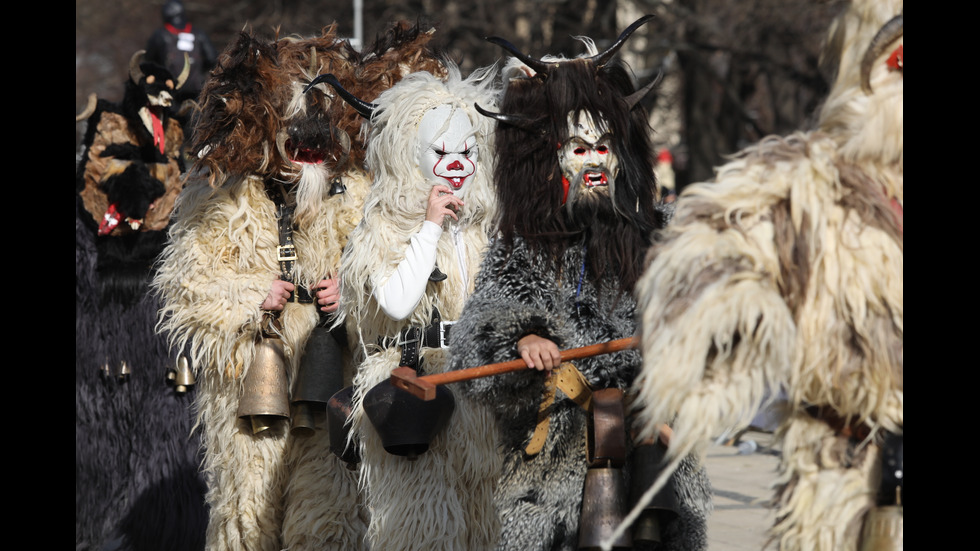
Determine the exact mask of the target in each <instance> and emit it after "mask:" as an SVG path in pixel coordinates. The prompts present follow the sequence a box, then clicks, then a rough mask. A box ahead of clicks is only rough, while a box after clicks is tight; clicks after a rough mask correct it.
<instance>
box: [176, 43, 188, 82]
mask: <svg viewBox="0 0 980 551" xmlns="http://www.w3.org/2000/svg"><path fill="white" fill-rule="evenodd" d="M190 75H191V58H190V56H188V55H187V52H184V68H183V69H181V70H180V75H179V76H178V77H177V87H176V88H177V89H178V90H179V89H180V88H181V87H183V86H184V83H185V82H187V77H189V76H190Z"/></svg>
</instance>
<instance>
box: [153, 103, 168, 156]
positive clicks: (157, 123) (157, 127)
mask: <svg viewBox="0 0 980 551" xmlns="http://www.w3.org/2000/svg"><path fill="white" fill-rule="evenodd" d="M150 119H151V120H152V121H153V145H155V146H158V147H159V148H160V153H161V154H162V153H164V151H163V149H164V147H166V143H164V142H165V140H166V139H165V138H164V136H163V121H161V120H160V117H159V116H157V114H156V113H154V112H153V111H152V110H151V111H150Z"/></svg>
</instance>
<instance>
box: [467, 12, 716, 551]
mask: <svg viewBox="0 0 980 551" xmlns="http://www.w3.org/2000/svg"><path fill="white" fill-rule="evenodd" d="M638 23H640V22H638ZM636 26H637V24H634V27H633V28H634V29H635V27H636ZM628 32H631V31H628ZM626 36H628V34H627V33H624V36H622V37H621V38H620V44H621V43H622V40H625V37H626ZM499 42H502V41H498V43H499ZM586 44H587V45H588V46H590V47H592V44H591V42H588V41H587V42H586ZM617 48H618V46H617ZM592 49H593V53H594V48H592ZM597 57H603V56H597ZM597 57H593V58H590V59H585V58H577V59H575V60H570V61H568V60H561V61H558V62H555V63H553V64H552V63H549V64H547V65H542V64H540V63H534V60H529V59H522V61H524V62H525V64H524V65H521V64H517V63H514V62H511V63H510V64H509V65H508V70H507V71H506V72H505V73H506V74H505V77H515V76H516V77H517V78H512V79H511V80H510V81H509V86H508V90H507V93H506V95H505V98H504V102H503V106H502V110H503V113H502V114H498V115H499V116H498V117H496V118H498V120H500V121H501V123H502V124H499V125H498V131H497V138H498V141H497V144H498V148H497V152H498V165H497V177H496V178H495V180H496V182H497V184H498V195H499V197H500V207H499V208H500V209H501V218H500V219H501V235H500V237H499V238H498V239H496V240H495V241H494V242H493V243H492V245H491V247H490V250H489V251H488V252H487V255H486V258H485V260H484V262H483V264H482V266H481V269H480V273H479V276H478V279H477V282H476V290H475V292H474V294H473V295H472V296H471V297H470V299H469V300H468V301H467V304H466V308H465V309H464V312H463V315H462V316H461V318H460V320H459V322H458V323H457V324H456V326H455V327H454V328H453V335H452V338H453V342H452V360H451V361H452V364H451V365H452V368H453V369H463V368H470V367H474V366H479V365H484V364H489V363H496V362H502V361H507V360H513V359H515V358H516V357H517V351H516V344H517V341H518V340H519V339H520V338H521V337H523V336H525V335H527V334H530V333H534V334H536V335H538V336H541V337H545V338H547V339H550V340H552V341H553V342H555V343H556V344H557V345H558V346H559V348H561V349H568V348H574V347H580V346H586V345H591V344H596V343H603V342H606V341H610V340H613V339H619V338H624V337H630V336H632V335H633V334H634V332H635V330H636V320H635V316H634V314H635V302H634V300H633V298H632V294H631V291H632V283H633V282H635V278H636V277H637V276H638V273H639V272H638V270H639V266H640V265H641V262H642V258H643V253H644V251H645V249H646V247H647V246H649V237H648V236H649V235H650V231H651V230H652V229H654V228H657V227H662V226H663V224H665V223H666V220H667V218H668V213H667V212H666V211H665V207H664V206H662V205H657V204H656V203H655V199H654V198H655V196H656V183H655V181H654V176H653V170H652V166H651V165H650V162H651V159H652V158H653V157H652V155H650V154H649V153H650V152H649V141H648V137H647V134H646V130H647V127H646V123H645V114H644V113H643V110H642V109H641V108H636V109H633V105H635V104H631V102H629V101H628V100H626V99H625V98H626V97H627V96H628V95H630V94H631V93H632V92H633V91H634V90H633V85H632V82H631V80H630V78H629V76H628V74H627V73H626V72H625V70H623V69H622V68H621V67H618V66H615V65H612V64H606V63H605V61H601V60H600V61H596V59H597ZM606 57H607V59H608V56H606ZM528 65H531V66H533V69H532V68H531V67H529V66H528ZM535 71H537V73H535ZM543 71H547V75H546V76H545V75H542V72H543ZM590 84H593V85H594V86H592V87H590ZM598 98H606V100H605V101H601V100H599V99H598ZM572 112H587V113H589V114H591V115H593V117H598V118H601V119H602V120H604V121H605V122H606V123H607V124H608V125H609V128H610V129H611V131H612V135H613V142H612V148H613V151H615V152H616V153H618V155H619V171H618V173H617V174H616V175H615V182H614V184H612V185H610V189H609V192H608V193H606V192H600V193H598V194H590V193H587V192H583V191H579V192H577V193H578V194H579V195H582V196H581V197H578V199H579V201H578V203H580V204H584V205H585V210H578V207H579V206H580V205H578V204H577V205H574V206H572V208H571V209H569V208H566V205H564V204H563V202H564V201H563V192H562V185H561V184H560V183H559V182H560V181H561V172H560V167H559V164H558V158H557V155H556V148H555V144H556V143H562V142H563V141H564V140H566V139H568V136H567V130H566V125H565V121H566V114H568V113H572ZM542 113H544V114H546V116H543V117H542V116H541V114H542ZM547 114H550V116H547ZM553 122H556V123H557V124H553ZM574 185H575V184H574V183H573V186H574ZM590 195H591V198H590V197H589V196H590ZM568 196H569V199H568V204H571V203H573V201H574V200H575V199H574V198H575V196H576V192H575V191H572V190H570V191H569V194H568ZM595 197H600V199H598V200H596V199H594V198H595ZM539 208H540V209H541V210H540V211H539V212H531V211H532V210H534V209H539ZM589 208H592V209H593V210H591V211H590V210H588V209H589ZM639 364H640V356H639V353H637V352H636V351H633V350H627V351H623V352H618V353H615V354H609V355H604V356H595V357H591V358H586V359H582V360H578V361H576V362H575V366H576V367H577V369H578V370H579V372H581V373H582V375H584V377H585V379H587V381H588V383H589V385H590V387H591V388H592V389H602V388H618V389H623V390H625V389H627V388H628V387H629V386H630V384H631V383H632V382H633V378H634V375H635V372H636V370H637V369H638V368H639ZM545 385H546V375H545V373H543V372H540V371H536V370H527V371H518V372H514V373H508V374H504V375H499V376H496V377H488V378H483V379H475V380H472V381H469V382H466V383H463V384H461V385H459V389H460V391H461V392H462V393H464V394H465V395H466V396H468V397H471V398H472V399H475V400H479V401H480V402H481V403H484V404H486V405H487V406H489V408H490V409H491V410H492V411H493V413H494V415H495V418H496V421H497V428H498V432H499V438H500V441H501V450H502V453H503V454H504V466H503V469H502V471H501V474H500V478H499V481H498V486H497V490H496V494H495V496H494V499H495V505H496V506H497V508H498V511H499V515H500V518H501V523H502V531H501V537H500V539H499V541H498V544H497V548H498V549H520V550H522V551H529V550H573V549H577V548H578V547H579V534H578V533H579V527H580V523H579V521H580V518H579V517H580V512H581V509H582V501H583V484H584V482H585V479H586V471H587V467H588V465H587V454H586V428H587V422H588V418H587V414H586V412H585V411H584V410H583V409H582V408H581V407H579V405H577V404H576V403H573V401H572V400H571V399H569V398H568V397H567V396H565V395H564V394H563V393H561V392H560V391H559V392H558V394H557V396H556V397H555V400H554V403H553V404H552V405H551V407H550V410H549V411H548V412H547V413H548V417H549V427H548V432H547V437H546V439H545V442H544V445H543V447H542V448H541V450H540V451H539V452H538V453H537V454H535V455H529V454H528V453H526V451H525V447H526V445H527V444H528V441H529V439H530V438H531V435H532V433H533V431H534V430H535V427H536V425H537V423H538V414H539V407H540V405H541V403H542V397H543V395H544V392H545ZM626 421H627V423H629V418H627V420H626ZM627 427H628V424H627ZM627 441H629V438H628V436H627ZM627 445H628V446H632V443H628V444H627ZM690 459H691V460H690V461H688V462H685V464H684V468H683V469H682V470H680V471H679V472H678V473H677V474H676V477H675V478H676V482H677V484H676V491H677V497H678V498H679V501H680V504H681V511H680V515H679V516H677V517H676V518H675V520H673V521H671V522H670V523H668V524H667V525H666V526H665V527H664V543H665V544H666V546H665V547H663V548H664V549H673V550H681V549H703V548H705V547H706V544H707V538H706V519H707V515H708V513H709V511H710V508H711V500H710V489H709V485H708V481H707V477H706V475H705V473H704V471H703V470H702V469H701V468H700V466H699V465H698V462H697V461H696V460H695V459H694V458H693V457H692V458H690ZM623 472H624V473H628V472H629V458H628V453H627V465H626V467H624V469H623ZM627 478H628V476H627ZM627 487H628V486H627Z"/></svg>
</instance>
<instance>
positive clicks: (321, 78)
mask: <svg viewBox="0 0 980 551" xmlns="http://www.w3.org/2000/svg"><path fill="white" fill-rule="evenodd" d="M321 82H326V83H327V84H329V85H330V86H332V87H333V89H334V90H336V91H337V93H338V94H340V97H341V98H343V99H344V101H346V102H347V104H348V105H350V106H351V107H353V108H354V110H355V111H357V112H358V114H360V115H361V116H362V117H364V118H365V119H368V120H370V119H371V116H372V115H373V114H374V112H375V110H377V108H378V106H377V105H375V104H373V103H370V102H366V101H364V100H362V99H361V98H358V97H357V96H355V95H354V94H351V93H350V92H348V91H347V89H346V88H344V87H343V86H342V85H341V84H340V81H339V80H337V77H336V76H334V74H333V73H327V74H325V75H317V77H316V78H314V79H313V82H311V83H310V84H309V85H307V87H306V88H305V89H304V90H303V93H304V94H305V93H307V92H309V91H310V90H311V89H312V88H313V87H314V86H316V85H317V84H320V83H321Z"/></svg>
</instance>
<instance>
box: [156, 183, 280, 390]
mask: <svg viewBox="0 0 980 551" xmlns="http://www.w3.org/2000/svg"><path fill="white" fill-rule="evenodd" d="M273 220H275V214H274V212H273V206H272V203H271V202H270V201H268V199H267V198H266V197H265V196H264V193H263V192H262V185H261V182H258V181H244V182H241V183H240V184H238V185H235V186H231V187H230V188H224V187H223V188H219V189H211V188H210V187H208V186H207V185H204V184H202V185H195V186H191V187H188V188H187V189H186V190H185V192H184V194H183V195H182V196H181V199H180V204H179V206H178V210H177V211H176V215H175V219H174V223H173V225H172V226H171V231H170V238H171V243H170V244H169V246H168V247H167V248H166V249H165V250H164V252H163V254H162V255H161V258H160V260H159V262H158V271H157V273H156V275H155V277H154V280H153V287H154V289H155V291H156V292H157V293H158V294H159V295H160V297H161V303H162V308H161V310H160V316H159V323H158V329H160V330H161V331H162V332H165V333H167V334H168V335H169V340H170V342H171V345H172V346H175V347H178V348H181V349H183V348H185V347H186V346H188V345H189V347H190V353H191V356H192V358H193V360H194V365H196V366H208V367H212V366H213V367H214V368H216V369H220V370H222V372H223V373H227V374H232V375H236V374H238V373H240V372H241V370H242V367H243V366H245V365H248V364H249V363H250V360H251V357H250V356H251V354H252V347H251V346H243V345H246V344H251V342H252V340H253V337H254V336H255V334H256V332H257V331H258V328H259V322H260V321H261V318H262V310H261V309H260V306H261V304H262V301H263V300H264V299H265V297H266V295H267V294H268V292H269V288H270V285H271V283H272V281H273V280H274V279H276V277H277V275H278V268H277V266H275V263H274V262H273V259H274V258H275V249H276V246H277V245H278V243H277V242H276V235H277V233H276V231H275V228H274V227H271V222H269V221H273ZM266 226H269V227H266Z"/></svg>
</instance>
